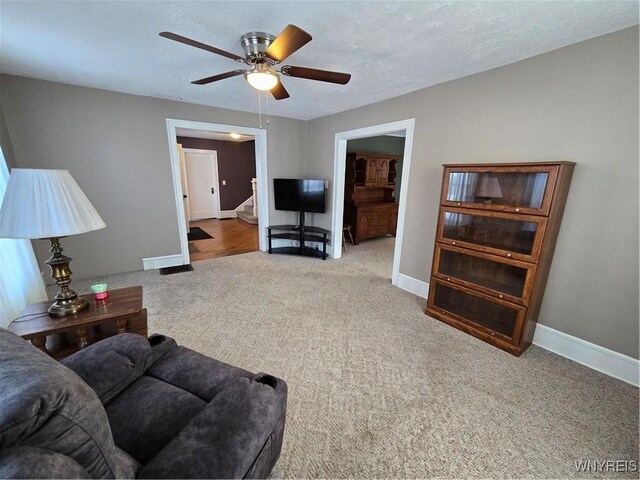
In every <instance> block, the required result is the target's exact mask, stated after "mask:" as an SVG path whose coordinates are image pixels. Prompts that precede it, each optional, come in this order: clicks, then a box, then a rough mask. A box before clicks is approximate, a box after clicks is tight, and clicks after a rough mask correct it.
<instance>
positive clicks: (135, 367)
mask: <svg viewBox="0 0 640 480" xmlns="http://www.w3.org/2000/svg"><path fill="white" fill-rule="evenodd" d="M151 351H152V349H151V346H150V345H149V342H148V341H147V339H146V338H144V337H143V336H141V335H138V334H135V333H123V334H120V335H114V336H112V337H109V338H105V339H104V340H101V341H99V342H97V343H94V344H93V345H89V346H88V347H86V348H83V349H82V350H80V351H78V352H76V353H74V354H73V355H70V356H68V357H67V358H65V359H63V360H62V361H61V362H60V363H62V364H63V365H64V366H66V367H68V368H70V369H71V370H73V371H74V372H75V373H77V374H78V375H79V376H80V377H81V378H82V379H83V380H84V381H85V382H86V383H88V384H89V385H90V386H91V388H93V390H94V391H95V392H96V393H97V394H98V397H99V398H100V401H101V402H102V403H103V404H105V403H107V402H108V401H109V400H111V399H112V398H113V397H114V396H116V395H117V394H118V393H120V392H121V391H122V390H123V389H124V388H126V387H127V386H128V385H130V384H131V383H132V382H133V381H134V380H135V379H136V378H138V377H139V376H140V375H142V373H143V372H144V370H145V366H146V364H147V358H148V357H149V356H150V355H151Z"/></svg>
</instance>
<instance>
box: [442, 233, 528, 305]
mask: <svg viewBox="0 0 640 480" xmlns="http://www.w3.org/2000/svg"><path fill="white" fill-rule="evenodd" d="M435 248H436V249H435V258H434V265H433V274H434V276H436V277H438V278H440V279H442V280H446V281H447V282H453V283H457V284H460V285H462V286H465V287H470V288H474V289H476V290H479V291H482V292H484V293H487V294H489V295H493V296H496V297H498V298H501V299H505V300H508V301H510V302H514V303H517V304H519V305H524V306H526V305H527V304H528V301H529V290H530V289H529V288H526V287H527V286H528V285H529V284H530V283H532V282H533V276H534V275H535V269H536V267H535V265H534V264H531V263H526V262H521V261H518V260H510V259H505V258H502V257H498V256H495V255H488V254H486V253H480V252H474V251H472V250H467V249H462V248H457V247H448V246H445V245H439V244H436V247H435Z"/></svg>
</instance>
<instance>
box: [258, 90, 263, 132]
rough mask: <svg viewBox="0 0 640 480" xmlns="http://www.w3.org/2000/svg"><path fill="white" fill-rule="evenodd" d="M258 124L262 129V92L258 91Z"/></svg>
mask: <svg viewBox="0 0 640 480" xmlns="http://www.w3.org/2000/svg"><path fill="white" fill-rule="evenodd" d="M258 123H259V124H260V128H262V102H261V100H260V91H259V90H258Z"/></svg>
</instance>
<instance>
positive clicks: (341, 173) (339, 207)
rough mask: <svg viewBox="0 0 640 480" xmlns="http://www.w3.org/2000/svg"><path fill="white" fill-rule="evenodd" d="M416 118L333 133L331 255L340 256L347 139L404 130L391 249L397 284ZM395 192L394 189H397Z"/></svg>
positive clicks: (394, 277)
mask: <svg viewBox="0 0 640 480" xmlns="http://www.w3.org/2000/svg"><path fill="white" fill-rule="evenodd" d="M414 125H415V119H413V118H412V119H407V120H401V121H398V122H392V123H386V124H382V125H374V126H371V127H365V128H360V129H357V130H349V131H345V132H338V133H336V135H335V150H334V151H335V156H334V168H333V187H334V188H333V197H332V202H333V215H332V219H331V230H332V231H331V236H332V238H334V239H336V240H337V241H335V242H333V245H332V252H331V256H332V257H333V258H334V259H338V258H341V257H342V222H343V217H344V195H345V172H346V158H347V142H348V141H349V140H356V139H361V138H367V137H374V136H381V135H387V134H392V133H397V132H404V135H405V144H404V153H403V156H402V179H403V181H401V182H400V189H399V190H400V192H399V195H398V220H397V224H396V239H395V246H394V249H393V267H392V273H391V283H392V284H393V285H396V286H398V284H399V282H400V259H401V257H402V242H403V238H404V222H405V216H406V201H407V190H408V183H409V182H408V179H409V172H410V169H411V151H412V147H413V132H414ZM396 195H397V193H396Z"/></svg>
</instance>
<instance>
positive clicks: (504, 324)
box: [429, 279, 526, 343]
mask: <svg viewBox="0 0 640 480" xmlns="http://www.w3.org/2000/svg"><path fill="white" fill-rule="evenodd" d="M429 306H430V308H431V309H433V310H435V311H437V312H440V313H444V314H446V315H448V316H450V317H453V318H454V319H456V320H458V321H460V322H463V323H466V324H471V325H472V326H474V327H476V328H479V329H480V330H482V331H484V332H486V333H488V334H489V335H491V336H495V337H498V338H500V337H502V339H503V340H507V341H509V342H511V343H517V342H518V341H519V339H520V334H521V332H522V326H523V324H524V314H525V312H526V308H525V307H521V306H519V305H514V304H511V303H509V302H505V301H503V300H498V299H494V298H491V297H488V296H486V295H483V294H481V293H477V292H473V291H471V290H467V289H465V288H462V287H458V286H455V285H450V284H444V283H442V282H441V281H440V280H435V279H434V280H433V285H431V287H430V289H429Z"/></svg>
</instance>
